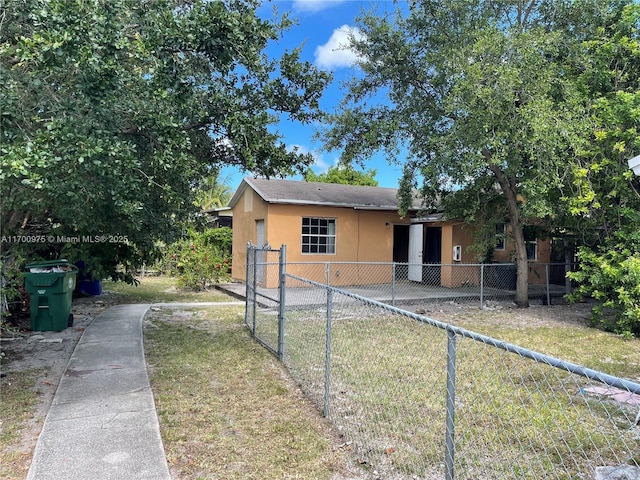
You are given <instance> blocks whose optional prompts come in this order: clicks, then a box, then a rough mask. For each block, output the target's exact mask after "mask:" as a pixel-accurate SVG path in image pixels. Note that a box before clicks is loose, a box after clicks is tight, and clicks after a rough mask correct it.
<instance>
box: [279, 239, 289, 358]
mask: <svg viewBox="0 0 640 480" xmlns="http://www.w3.org/2000/svg"><path fill="white" fill-rule="evenodd" d="M286 258H287V246H286V245H284V244H283V245H282V246H281V247H280V265H279V268H280V282H279V286H278V288H279V292H278V293H279V299H278V301H279V302H280V304H279V305H278V358H279V359H280V361H281V362H283V361H284V309H285V289H286V288H285V282H286V275H285V274H286V273H287V260H286Z"/></svg>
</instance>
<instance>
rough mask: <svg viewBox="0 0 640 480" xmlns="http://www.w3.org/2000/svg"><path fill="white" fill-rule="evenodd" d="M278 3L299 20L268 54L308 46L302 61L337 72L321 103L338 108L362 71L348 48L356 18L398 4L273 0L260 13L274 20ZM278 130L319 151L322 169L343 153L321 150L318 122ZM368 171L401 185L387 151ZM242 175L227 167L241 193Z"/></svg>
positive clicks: (225, 175)
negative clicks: (348, 81)
mask: <svg viewBox="0 0 640 480" xmlns="http://www.w3.org/2000/svg"><path fill="white" fill-rule="evenodd" d="M274 6H275V7H277V9H278V12H279V13H284V12H289V14H290V17H291V18H292V19H294V20H296V21H297V24H296V25H294V26H292V27H291V28H290V29H289V30H288V31H287V32H285V33H284V36H283V38H282V39H281V40H280V41H279V42H278V43H273V44H271V45H270V46H269V47H268V50H267V53H269V54H270V55H272V56H274V57H279V56H280V53H281V52H282V51H284V50H285V49H289V50H291V49H293V48H295V47H298V46H300V45H302V60H306V61H309V62H311V63H312V64H313V65H315V66H316V67H318V68H321V69H323V70H326V71H330V72H332V73H333V77H334V78H333V82H332V84H331V85H330V86H329V87H328V89H327V91H326V92H325V94H324V96H323V98H322V101H321V106H322V108H323V109H324V110H326V111H332V109H333V108H335V106H336V105H337V104H338V103H339V101H340V99H341V98H342V95H343V90H342V89H341V84H342V82H344V81H345V80H346V79H348V78H350V77H351V76H352V75H353V74H354V73H357V70H355V68H356V67H352V64H353V62H354V60H355V55H354V54H353V52H350V51H348V50H347V49H346V48H345V46H346V45H347V43H348V35H349V29H353V28H355V19H356V17H357V16H358V15H359V14H360V13H361V12H362V11H363V10H364V11H369V10H371V9H376V10H377V11H382V10H388V11H392V10H394V9H395V8H396V6H397V5H394V3H393V2H391V1H384V0H383V1H364V0H286V1H284V0H283V1H279V0H275V1H273V0H272V1H265V2H264V4H263V6H262V7H261V8H260V10H259V14H260V15H262V16H263V17H264V18H271V17H272V9H273V7H274ZM278 130H279V132H280V133H281V134H282V135H283V137H284V141H285V143H286V144H287V145H289V146H298V147H299V148H300V149H301V150H302V151H305V152H311V153H312V154H313V155H314V157H315V158H316V162H315V164H314V165H313V167H312V168H313V170H314V171H315V172H316V173H322V172H325V171H326V170H327V168H328V167H329V166H331V165H333V164H335V162H336V161H337V160H338V158H339V156H340V152H338V151H334V152H329V153H327V152H324V151H320V146H321V145H320V143H319V142H317V141H315V142H314V141H313V138H312V137H313V134H314V133H315V127H314V126H312V125H307V126H304V125H293V124H291V123H287V124H286V125H282V126H280V127H279V128H278ZM366 169H375V170H377V175H376V180H377V181H378V184H379V185H380V186H381V187H392V188H397V186H398V179H399V177H400V175H401V173H402V171H401V167H400V166H398V165H393V166H390V165H389V164H388V162H387V161H386V160H385V159H384V158H383V157H382V155H376V156H375V157H374V158H371V159H370V160H369V161H368V163H367V165H366ZM242 177H243V174H242V173H241V172H240V171H239V170H238V169H237V168H231V167H227V168H224V169H223V170H222V173H221V177H220V178H221V179H223V180H224V179H227V180H228V181H229V184H230V186H231V188H232V189H233V190H234V191H235V189H236V188H237V187H238V185H239V184H240V181H241V180H242ZM298 178H299V177H298Z"/></svg>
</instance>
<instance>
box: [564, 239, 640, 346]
mask: <svg viewBox="0 0 640 480" xmlns="http://www.w3.org/2000/svg"><path fill="white" fill-rule="evenodd" d="M578 258H579V260H580V270H579V271H577V272H572V273H570V274H569V277H570V278H571V279H572V280H575V281H577V282H579V287H578V288H577V289H576V291H575V292H574V293H573V294H572V295H571V296H570V299H571V300H577V299H578V298H580V297H585V296H587V297H592V298H593V299H595V300H596V301H597V302H598V303H597V305H596V306H595V307H594V308H593V310H592V317H591V321H592V324H593V325H594V326H597V327H599V328H602V329H603V330H606V331H610V332H615V333H619V334H622V335H625V336H628V337H632V336H636V337H640V232H638V231H637V230H633V229H632V230H631V231H619V232H617V233H616V235H615V241H614V242H611V244H609V245H606V246H603V247H602V248H600V249H598V250H593V249H590V248H587V247H582V248H581V249H580V250H579V252H578Z"/></svg>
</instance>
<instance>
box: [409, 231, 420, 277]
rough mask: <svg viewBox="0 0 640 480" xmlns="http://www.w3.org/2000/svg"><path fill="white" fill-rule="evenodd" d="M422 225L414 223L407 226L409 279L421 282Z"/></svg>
mask: <svg viewBox="0 0 640 480" xmlns="http://www.w3.org/2000/svg"><path fill="white" fill-rule="evenodd" d="M422 231H423V225H422V224H421V223H416V224H414V225H411V226H410V227H409V280H411V281H413V282H422V250H423V240H422V238H423V235H422Z"/></svg>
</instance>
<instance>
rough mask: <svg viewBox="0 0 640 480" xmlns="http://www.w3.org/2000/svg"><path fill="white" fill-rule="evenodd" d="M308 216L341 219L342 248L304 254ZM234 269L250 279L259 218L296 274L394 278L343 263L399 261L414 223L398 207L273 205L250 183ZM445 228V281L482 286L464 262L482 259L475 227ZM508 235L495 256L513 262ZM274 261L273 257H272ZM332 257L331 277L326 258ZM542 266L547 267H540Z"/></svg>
mask: <svg viewBox="0 0 640 480" xmlns="http://www.w3.org/2000/svg"><path fill="white" fill-rule="evenodd" d="M302 217H319V218H335V219H336V253H335V254H303V253H302V247H301V242H302ZM233 218H234V221H233V222H234V223H233V268H232V277H233V278H234V279H237V280H242V281H244V280H245V279H246V278H245V276H246V247H247V242H248V241H251V242H252V243H254V244H256V242H257V227H256V222H257V221H258V220H264V225H265V232H264V233H265V237H264V238H265V241H266V242H268V243H269V244H270V245H271V246H272V247H273V248H280V246H281V245H283V244H284V245H286V246H287V271H288V272H289V273H292V274H294V275H298V276H301V277H305V278H309V279H311V280H315V281H318V282H323V283H324V282H326V281H327V280H328V281H329V282H330V283H331V285H334V286H341V285H357V284H375V283H390V282H391V276H392V267H391V266H390V265H389V266H379V265H377V266H376V265H366V264H365V265H357V266H353V265H352V266H349V267H348V268H347V267H344V266H343V267H341V266H340V265H336V264H338V263H340V262H385V263H391V262H392V261H393V232H394V229H393V226H394V224H405V225H408V224H410V223H411V222H410V219H408V218H404V219H401V218H400V217H399V216H398V214H397V213H395V212H385V211H370V210H355V209H353V208H336V207H323V206H313V205H279V204H267V203H265V202H264V201H263V200H262V199H261V198H260V196H258V195H257V194H256V193H255V192H254V191H253V190H252V189H251V188H246V190H245V191H244V193H243V195H242V197H241V198H240V199H239V201H238V202H237V203H236V205H235V206H234V207H233ZM430 225H432V226H439V227H442V251H441V257H442V264H443V266H442V268H441V284H442V286H445V287H451V288H455V287H459V286H462V285H478V283H479V274H478V269H477V268H476V267H464V266H463V264H469V263H472V264H474V263H477V258H476V256H475V254H474V253H473V252H470V251H468V247H469V246H470V245H471V244H472V232H473V227H471V226H469V225H467V224H465V223H463V222H437V223H433V224H430ZM508 238H509V237H507V246H506V249H505V250H496V251H495V252H494V260H495V261H500V262H508V261H512V258H513V253H512V252H513V244H512V242H509V240H508ZM454 245H461V247H462V259H461V261H460V262H456V261H454V260H453V246H454ZM549 259H550V242H549V241H548V240H538V259H537V262H539V263H545V262H548V261H549ZM269 261H271V260H269ZM326 262H331V263H332V264H333V265H332V266H331V270H330V272H329V278H327V272H326V269H325V263H326ZM537 262H530V268H529V271H530V273H529V282H530V283H532V284H536V283H544V266H541V267H538V266H537V265H536V263H537ZM540 269H542V270H540ZM265 280H266V284H265V286H269V287H274V286H276V285H277V267H268V269H267V271H266V277H265Z"/></svg>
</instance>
